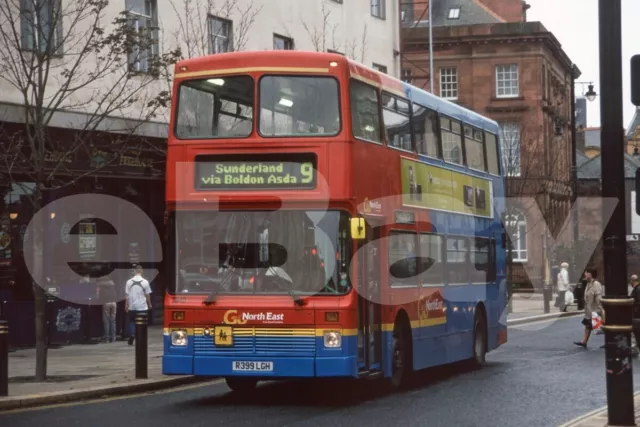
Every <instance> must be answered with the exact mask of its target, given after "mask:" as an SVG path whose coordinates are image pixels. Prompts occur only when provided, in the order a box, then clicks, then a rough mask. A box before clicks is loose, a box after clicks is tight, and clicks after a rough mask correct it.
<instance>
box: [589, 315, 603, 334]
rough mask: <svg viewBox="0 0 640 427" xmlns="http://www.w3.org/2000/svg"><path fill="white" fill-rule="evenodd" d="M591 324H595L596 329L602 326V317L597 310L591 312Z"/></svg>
mask: <svg viewBox="0 0 640 427" xmlns="http://www.w3.org/2000/svg"><path fill="white" fill-rule="evenodd" d="M591 326H593V330H594V331H595V330H597V329H600V326H602V317H600V315H599V314H598V313H596V312H595V311H594V312H593V313H591Z"/></svg>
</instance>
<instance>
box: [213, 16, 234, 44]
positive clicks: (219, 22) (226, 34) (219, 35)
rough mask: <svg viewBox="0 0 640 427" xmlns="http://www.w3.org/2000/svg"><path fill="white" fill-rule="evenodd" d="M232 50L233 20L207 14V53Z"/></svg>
mask: <svg viewBox="0 0 640 427" xmlns="http://www.w3.org/2000/svg"><path fill="white" fill-rule="evenodd" d="M231 51H233V22H232V21H230V20H228V19H224V18H218V17H217V16H213V15H209V53H225V52H231Z"/></svg>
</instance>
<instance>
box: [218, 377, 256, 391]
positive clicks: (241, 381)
mask: <svg viewBox="0 0 640 427" xmlns="http://www.w3.org/2000/svg"><path fill="white" fill-rule="evenodd" d="M224 380H225V381H226V382H227V387H229V388H230V389H231V390H232V391H234V392H236V393H248V392H251V391H253V390H255V389H256V387H257V385H258V380H254V379H253V378H239V377H231V378H225V379H224Z"/></svg>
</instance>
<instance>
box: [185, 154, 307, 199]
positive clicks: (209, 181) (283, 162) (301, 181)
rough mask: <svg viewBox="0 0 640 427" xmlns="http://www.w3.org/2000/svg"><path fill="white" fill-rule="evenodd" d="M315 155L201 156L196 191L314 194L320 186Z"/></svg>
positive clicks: (198, 160)
mask: <svg viewBox="0 0 640 427" xmlns="http://www.w3.org/2000/svg"><path fill="white" fill-rule="evenodd" d="M317 166H318V164H317V156H316V155H315V154H314V153H267V154H238V155H236V154H221V155H217V154H216V155H200V156H196V158H195V188H196V190H208V191H211V190H253V191H260V190H268V189H279V190H311V189H315V188H316V185H317V173H318V172H317Z"/></svg>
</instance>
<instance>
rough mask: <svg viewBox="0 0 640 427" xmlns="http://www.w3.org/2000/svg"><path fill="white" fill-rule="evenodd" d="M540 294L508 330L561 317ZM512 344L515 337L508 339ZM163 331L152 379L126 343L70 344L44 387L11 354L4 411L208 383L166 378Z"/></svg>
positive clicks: (154, 341)
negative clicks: (141, 372)
mask: <svg viewBox="0 0 640 427" xmlns="http://www.w3.org/2000/svg"><path fill="white" fill-rule="evenodd" d="M543 307H544V303H543V300H542V296H541V295H540V294H533V295H531V294H525V295H522V294H516V295H514V297H513V312H512V313H511V314H509V315H508V323H509V325H513V326H514V327H515V326H516V325H521V324H527V323H529V322H531V321H535V320H542V319H546V318H556V317H558V316H560V315H576V314H578V313H576V312H575V310H576V308H575V306H574V307H571V308H570V311H572V313H562V314H561V313H559V312H558V309H557V308H555V307H553V304H552V306H551V313H550V314H544V310H543ZM509 338H510V339H511V336H510V337H509ZM162 352H163V344H162V328H160V327H154V326H151V327H150V328H149V345H148V379H144V380H142V379H136V378H135V365H134V354H135V347H134V346H129V345H127V343H126V341H116V342H114V343H99V344H82V345H69V346H64V347H60V348H55V349H49V351H48V366H47V375H48V380H47V381H46V382H35V381H34V379H33V374H34V372H35V349H21V350H16V351H14V352H11V353H10V354H9V397H0V410H7V409H16V408H26V407H32V406H41V405H48V404H56V403H62V402H71V401H79V400H87V399H94V398H103V397H105V396H116V395H123V394H133V393H141V392H148V391H154V390H161V389H166V388H171V387H178V386H184V385H188V384H191V383H197V382H204V381H208V380H207V379H203V378H196V377H193V376H164V375H162V371H161V364H162Z"/></svg>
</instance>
